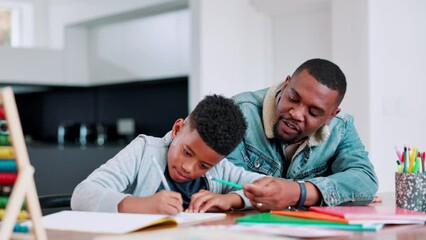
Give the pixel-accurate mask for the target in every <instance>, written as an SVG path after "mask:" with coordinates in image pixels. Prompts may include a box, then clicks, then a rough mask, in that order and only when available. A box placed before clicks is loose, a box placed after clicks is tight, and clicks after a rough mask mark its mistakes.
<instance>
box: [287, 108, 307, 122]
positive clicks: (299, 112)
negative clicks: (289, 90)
mask: <svg viewBox="0 0 426 240" xmlns="http://www.w3.org/2000/svg"><path fill="white" fill-rule="evenodd" d="M303 111H304V110H303V107H293V108H292V109H290V111H289V113H290V116H291V118H292V119H294V120H296V121H303Z"/></svg>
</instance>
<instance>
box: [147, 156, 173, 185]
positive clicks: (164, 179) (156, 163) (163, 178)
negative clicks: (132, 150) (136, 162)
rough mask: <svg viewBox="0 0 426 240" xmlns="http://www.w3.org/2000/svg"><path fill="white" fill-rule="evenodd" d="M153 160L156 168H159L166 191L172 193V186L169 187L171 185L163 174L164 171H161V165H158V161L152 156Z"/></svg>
mask: <svg viewBox="0 0 426 240" xmlns="http://www.w3.org/2000/svg"><path fill="white" fill-rule="evenodd" d="M151 160H152V162H153V163H154V165H155V168H157V170H158V173H159V174H160V177H161V182H162V183H163V186H164V189H166V190H167V191H171V189H170V186H169V184H168V183H167V180H166V177H164V173H163V171H162V170H161V167H160V165H159V164H158V162H157V159H156V158H155V157H154V156H153V155H151Z"/></svg>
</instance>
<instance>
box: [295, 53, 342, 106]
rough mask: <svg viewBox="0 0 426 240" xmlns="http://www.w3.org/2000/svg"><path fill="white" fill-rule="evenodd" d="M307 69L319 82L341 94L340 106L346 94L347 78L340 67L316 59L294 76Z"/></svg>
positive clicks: (306, 63)
mask: <svg viewBox="0 0 426 240" xmlns="http://www.w3.org/2000/svg"><path fill="white" fill-rule="evenodd" d="M305 69H306V70H307V71H308V72H309V74H311V75H312V77H314V78H315V79H316V80H317V81H318V82H320V83H321V84H323V85H325V86H327V87H328V88H330V89H332V90H336V91H337V92H338V93H339V99H337V106H338V105H339V104H340V103H341V102H342V100H343V97H344V96H345V93H346V77H345V74H344V73H343V72H342V70H340V68H339V66H337V65H336V64H334V63H333V62H330V61H328V60H325V59H320V58H314V59H310V60H308V61H306V62H304V63H303V64H302V65H300V66H299V67H298V68H297V69H296V71H295V72H294V73H293V76H294V75H296V74H298V73H300V72H301V71H303V70H305Z"/></svg>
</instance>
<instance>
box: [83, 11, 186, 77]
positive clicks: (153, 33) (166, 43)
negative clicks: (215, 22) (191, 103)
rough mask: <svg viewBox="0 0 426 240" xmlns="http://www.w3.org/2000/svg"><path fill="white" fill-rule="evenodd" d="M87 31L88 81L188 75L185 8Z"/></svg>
mask: <svg viewBox="0 0 426 240" xmlns="http://www.w3.org/2000/svg"><path fill="white" fill-rule="evenodd" d="M88 31H89V32H88V33H89V36H88V39H89V41H88V42H89V44H88V49H89V51H88V56H89V68H90V77H89V78H90V81H91V84H93V83H111V82H117V81H131V80H133V81H139V80H143V79H147V80H152V79H159V78H168V77H176V76H188V75H189V62H190V60H189V56H190V19H189V10H188V9H182V10H178V11H173V12H167V13H163V14H158V15H154V16H147V17H141V18H137V19H133V20H130V21H124V22H117V23H113V24H108V25H105V26H99V27H96V28H89V30H88Z"/></svg>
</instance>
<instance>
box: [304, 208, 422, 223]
mask: <svg viewBox="0 0 426 240" xmlns="http://www.w3.org/2000/svg"><path fill="white" fill-rule="evenodd" d="M309 210H311V211H315V212H319V213H324V214H329V215H332V216H338V217H342V218H345V219H347V220H377V219H382V220H407V221H413V223H417V222H419V221H421V222H425V221H426V214H425V213H420V212H415V211H411V210H407V209H403V208H396V207H387V206H334V207H316V206H314V207H310V208H309Z"/></svg>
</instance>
